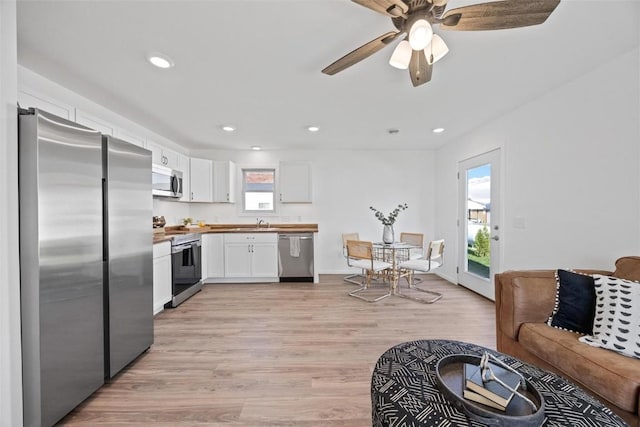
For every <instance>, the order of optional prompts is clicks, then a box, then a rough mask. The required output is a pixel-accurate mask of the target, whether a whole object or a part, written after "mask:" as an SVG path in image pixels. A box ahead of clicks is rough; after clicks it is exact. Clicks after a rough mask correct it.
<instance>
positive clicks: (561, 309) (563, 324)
mask: <svg viewBox="0 0 640 427" xmlns="http://www.w3.org/2000/svg"><path fill="white" fill-rule="evenodd" d="M556 284H557V286H556V304H555V307H554V308H553V313H552V314H551V317H549V320H548V321H547V324H549V326H553V327H555V328H560V329H566V330H568V331H571V332H577V333H580V334H591V333H592V332H593V318H594V317H595V308H596V290H595V285H594V283H593V277H592V276H590V275H587V274H579V273H574V272H573V271H567V270H558V271H556Z"/></svg>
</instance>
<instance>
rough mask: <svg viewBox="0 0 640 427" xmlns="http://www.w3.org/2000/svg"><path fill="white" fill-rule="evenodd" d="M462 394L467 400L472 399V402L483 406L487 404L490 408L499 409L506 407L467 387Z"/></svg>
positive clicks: (502, 409)
mask: <svg viewBox="0 0 640 427" xmlns="http://www.w3.org/2000/svg"><path fill="white" fill-rule="evenodd" d="M462 396H463V397H464V398H465V399H467V400H473V401H474V402H478V403H481V404H483V405H484V406H489V407H491V408H495V409H499V410H501V411H504V410H505V409H506V408H505V407H504V406H501V405H498V404H497V403H496V402H494V401H493V400H489V399H487V398H486V397H484V396H483V395H481V394H478V393H476V392H475V391H471V390H469V389H468V388H466V389H464V391H463V393H462Z"/></svg>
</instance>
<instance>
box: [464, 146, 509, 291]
mask: <svg viewBox="0 0 640 427" xmlns="http://www.w3.org/2000/svg"><path fill="white" fill-rule="evenodd" d="M458 181H459V191H458V197H459V203H458V206H459V209H460V210H459V214H458V248H459V253H458V283H460V284H461V285H462V286H465V287H467V288H469V289H471V290H472V291H474V292H477V293H479V294H480V295H483V296H485V297H487V298H489V299H491V300H495V290H494V285H493V276H494V275H495V273H496V272H499V271H500V149H496V150H493V151H490V152H488V153H485V154H482V155H479V156H476V157H472V158H470V159H467V160H464V161H462V162H460V163H459V166H458Z"/></svg>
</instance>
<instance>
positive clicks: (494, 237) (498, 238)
mask: <svg viewBox="0 0 640 427" xmlns="http://www.w3.org/2000/svg"><path fill="white" fill-rule="evenodd" d="M491 240H495V241H496V242H497V241H498V240H500V236H493V237H492V238H491Z"/></svg>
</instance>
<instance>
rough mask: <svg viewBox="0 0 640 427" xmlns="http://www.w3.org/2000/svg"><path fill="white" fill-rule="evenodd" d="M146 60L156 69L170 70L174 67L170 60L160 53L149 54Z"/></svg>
mask: <svg viewBox="0 0 640 427" xmlns="http://www.w3.org/2000/svg"><path fill="white" fill-rule="evenodd" d="M147 60H148V61H149V62H151V63H152V64H153V65H155V66H156V67H158V68H171V67H173V66H174V65H175V63H174V62H173V60H172V59H171V58H169V57H168V56H167V55H163V54H161V53H155V52H154V53H150V54H149V55H148V56H147Z"/></svg>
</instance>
